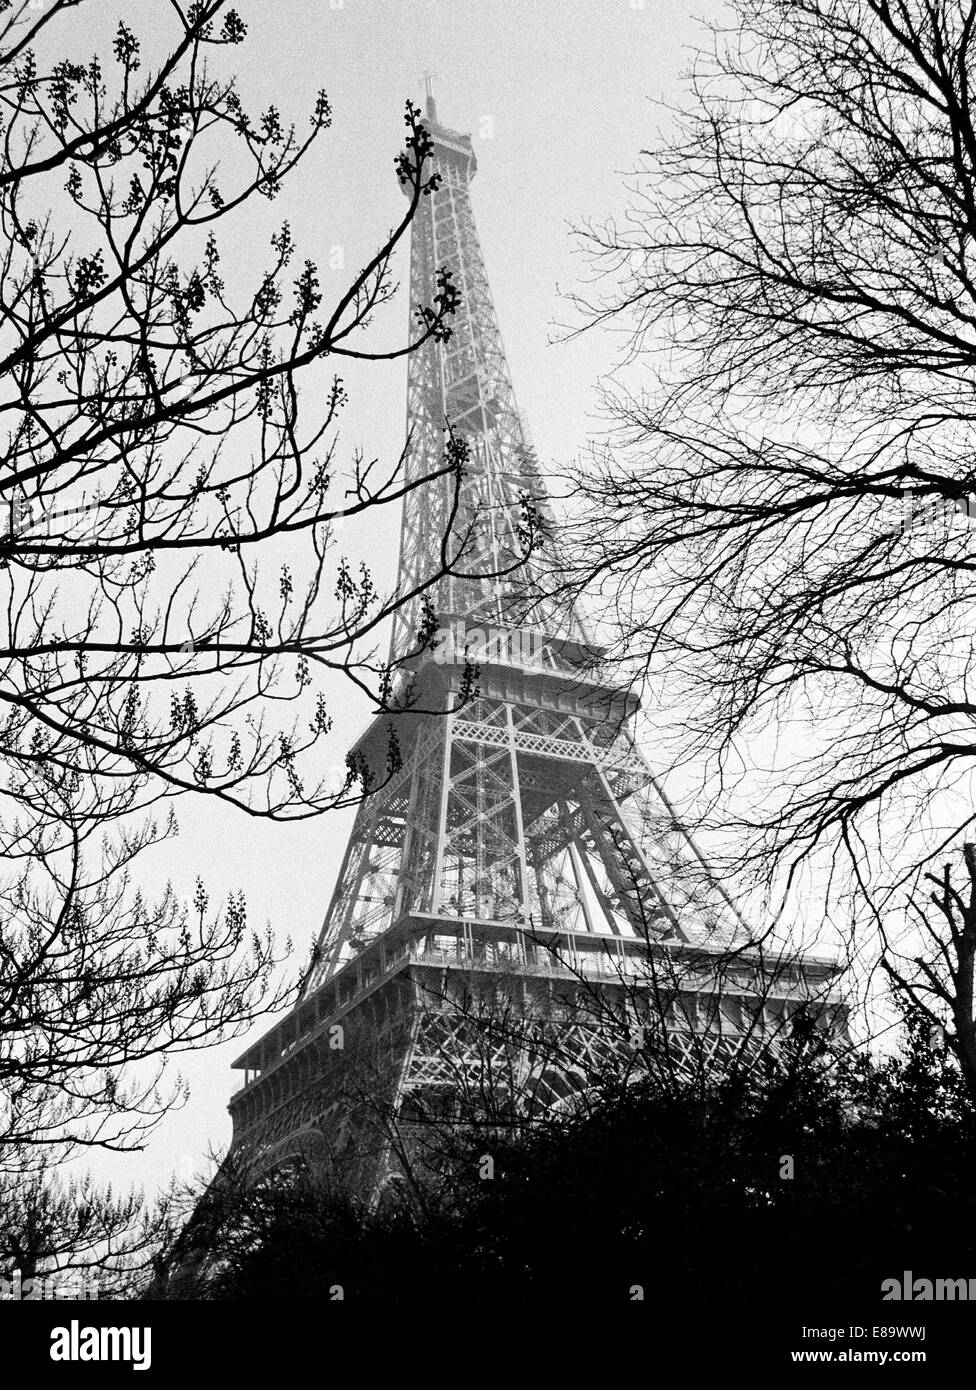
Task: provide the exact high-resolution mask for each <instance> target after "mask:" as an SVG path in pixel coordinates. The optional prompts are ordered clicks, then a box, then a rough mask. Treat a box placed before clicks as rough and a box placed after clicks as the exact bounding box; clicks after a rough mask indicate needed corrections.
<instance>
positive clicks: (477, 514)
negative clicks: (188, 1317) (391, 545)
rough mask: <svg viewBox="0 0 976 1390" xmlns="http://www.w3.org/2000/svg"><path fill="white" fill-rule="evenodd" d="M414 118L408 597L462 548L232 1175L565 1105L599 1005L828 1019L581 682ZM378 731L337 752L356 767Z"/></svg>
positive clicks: (468, 279) (412, 658)
mask: <svg viewBox="0 0 976 1390" xmlns="http://www.w3.org/2000/svg"><path fill="white" fill-rule="evenodd" d="M427 115H428V129H429V133H430V137H431V139H432V142H433V159H434V160H435V163H436V168H437V172H438V173H439V174H440V176H441V177H440V182H439V186H438V187H437V189H436V191H434V192H433V193H432V194H431V195H430V196H428V197H427V198H425V199H424V200H423V203H422V205H421V208H420V210H419V211H418V214H417V216H416V219H415V221H414V224H413V230H412V243H411V269H410V276H411V284H410V290H411V303H412V304H413V305H414V306H416V305H418V304H425V303H429V302H431V299H432V297H433V295H434V293H435V290H436V284H437V276H438V273H439V272H440V271H441V270H443V269H445V268H446V269H448V270H450V272H451V275H452V278H453V281H454V283H455V285H456V286H457V288H458V289H459V291H460V296H461V299H460V307H459V310H458V312H457V314H456V316H455V319H454V320H453V323H452V332H451V335H450V337H449V338H448V339H447V340H446V341H441V342H436V343H435V342H432V343H429V344H428V345H427V346H425V347H424V348H422V349H421V350H419V351H417V352H415V353H413V354H412V355H411V356H410V358H409V368H408V385H407V467H408V470H409V473H408V476H412V477H414V478H417V477H422V476H425V475H428V474H430V473H431V472H433V471H435V470H436V469H437V468H438V467H439V465H440V461H441V459H442V458H443V456H444V450H445V439H446V437H447V435H448V432H449V433H450V435H451V436H453V438H454V440H455V441H463V453H464V456H465V457H464V467H463V478H462V480H461V482H460V484H459V483H458V481H457V478H456V477H455V476H452V475H451V474H449V473H445V474H444V476H442V477H441V478H439V479H438V480H436V481H434V482H431V483H429V484H426V485H424V486H423V487H419V488H417V489H415V490H413V491H411V492H409V493H408V495H407V497H406V500H405V503H404V515H403V522H402V532H401V545H400V559H399V572H400V582H401V584H402V586H403V589H404V592H412V591H415V590H417V589H418V588H422V587H423V586H424V584H425V582H426V581H427V580H428V577H429V576H431V575H432V574H434V573H436V567H437V566H439V565H440V562H441V555H442V542H443V539H444V536H445V534H446V532H447V531H450V532H451V534H452V535H453V536H459V537H461V538H462V541H461V546H462V548H461V553H460V557H459V559H458V561H457V563H454V564H452V565H451V567H450V572H449V573H448V574H447V575H446V576H444V577H442V578H440V579H438V580H437V582H436V583H435V584H433V585H431V586H430V587H429V588H428V590H427V604H426V608H423V609H422V605H421V603H420V601H419V600H415V601H413V602H412V603H410V604H407V605H405V606H404V607H403V608H402V609H401V610H400V611H399V612H398V613H397V615H396V618H395V622H394V629H393V635H392V641H391V659H392V662H393V663H396V664H398V665H401V666H402V665H403V664H404V663H406V665H407V666H408V667H409V666H411V665H412V666H413V667H414V670H413V676H412V681H413V688H414V695H415V697H416V699H415V703H416V704H417V705H418V706H419V707H422V708H423V709H424V710H426V711H428V712H427V713H413V714H408V715H404V716H402V717H401V718H400V719H399V720H398V723H397V741H398V744H399V747H400V750H401V755H402V756H401V760H400V763H399V766H398V768H397V770H396V771H395V773H394V774H393V775H392V776H390V777H388V779H387V780H386V781H385V784H384V785H382V786H381V788H380V789H379V790H377V791H376V792H374V793H373V794H371V795H370V796H368V797H367V798H366V799H365V800H364V801H363V803H362V805H361V806H360V807H359V810H358V813H357V816H356V821H355V824H354V826H353V830H352V834H351V836H350V839H349V843H348V846H347V848H346V852H345V857H344V860H343V863H342V867H341V870H340V873H339V878H338V882H337V884H336V887H335V892H334V895H333V897H332V901H331V903H330V905H329V909H328V912H327V914H326V918H325V923H324V926H323V928H322V932H321V936H320V938H319V942H318V945H317V947H316V950H315V955H314V964H313V968H312V970H311V971H310V973H309V976H308V978H307V981H306V984H305V987H304V990H303V992H302V995H301V998H300V1000H299V1002H298V1004H297V1005H296V1006H295V1008H294V1009H293V1011H292V1012H291V1013H290V1014H289V1015H288V1016H287V1017H286V1018H285V1019H284V1020H282V1021H281V1022H280V1023H278V1024H277V1025H276V1026H275V1027H274V1028H272V1029H271V1031H270V1032H269V1033H267V1034H266V1035H265V1036H264V1037H263V1038H262V1039H261V1040H260V1041H259V1042H257V1043H255V1044H254V1045H253V1046H251V1047H250V1048H248V1050H247V1051H246V1052H245V1053H244V1055H243V1056H242V1057H241V1058H240V1059H239V1060H238V1061H237V1062H236V1063H235V1066H237V1067H239V1068H241V1069H243V1070H244V1072H245V1084H244V1086H243V1088H242V1089H241V1090H240V1091H238V1092H237V1094H236V1095H235V1096H234V1097H233V1099H232V1102H231V1107H230V1109H231V1114H232V1117H233V1121H234V1139H233V1145H232V1153H235V1154H236V1155H238V1157H239V1158H241V1159H243V1160H244V1162H245V1163H248V1164H251V1165H254V1166H255V1167H257V1168H262V1167H267V1166H269V1165H274V1164H276V1163H280V1162H283V1161H285V1160H287V1159H288V1158H289V1157H290V1156H292V1155H295V1154H297V1153H299V1152H304V1153H307V1154H311V1155H313V1156H318V1157H320V1158H321V1157H324V1158H326V1159H328V1160H331V1162H332V1164H333V1165H334V1166H341V1165H342V1164H346V1165H347V1167H349V1169H350V1171H352V1170H353V1169H354V1168H356V1163H359V1161H360V1159H362V1155H363V1154H364V1153H365V1154H367V1159H368V1177H367V1179H366V1180H367V1181H369V1182H373V1183H375V1182H376V1181H377V1179H378V1176H379V1175H380V1174H381V1172H382V1171H383V1170H384V1165H385V1168H386V1169H389V1167H390V1165H391V1163H392V1161H393V1160H392V1159H391V1144H390V1128H389V1118H390V1116H393V1117H394V1118H395V1117H396V1116H397V1115H408V1114H416V1113H419V1112H420V1111H422V1110H423V1108H424V1106H425V1105H426V1106H427V1107H430V1106H434V1107H435V1108H436V1105H437V1104H438V1103H439V1104H440V1105H441V1107H442V1109H443V1107H444V1106H447V1108H448V1109H450V1106H451V1105H452V1104H454V1103H455V1102H456V1099H457V1096H458V1093H459V1092H464V1091H465V1089H471V1090H477V1091H478V1092H479V1094H480V1096H481V1098H482V1100H483V1099H484V1096H485V1094H486V1092H487V1093H490V1095H491V1096H492V1097H494V1098H495V1099H496V1100H497V1099H498V1097H499V1095H502V1096H503V1097H504V1098H505V1102H506V1103H507V1104H510V1105H513V1106H515V1108H516V1109H518V1110H520V1111H521V1112H522V1113H523V1114H524V1113H528V1112H531V1111H533V1110H535V1111H545V1110H546V1109H547V1108H549V1107H552V1106H553V1105H557V1104H562V1103H566V1100H567V1097H572V1095H573V1094H574V1093H577V1092H578V1091H579V1089H580V1088H582V1087H585V1086H586V1084H587V1081H588V1079H589V1078H591V1077H592V1076H593V1075H594V1074H595V1072H596V1070H597V1069H598V1068H599V1066H600V1065H601V1062H602V1061H605V1054H606V1049H607V1047H608V1045H609V1044H608V1043H607V1030H606V1028H604V1027H602V1026H601V1025H600V1020H599V1017H598V1015H599V1013H600V1010H601V1009H603V1008H605V1009H607V1010H609V1011H610V1012H611V1013H613V1015H614V1017H616V1018H618V1019H619V1018H621V1017H623V1016H624V1015H626V1013H627V1011H628V1010H630V1011H631V1012H634V1010H635V1007H636V1012H637V1013H638V1014H640V1013H641V1009H642V1005H641V1003H640V1001H644V1004H645V1005H646V1009H645V1013H646V1016H647V1017H648V1018H653V1019H656V1020H657V1022H658V1024H659V1026H660V1030H662V1037H663V1038H664V1039H665V1040H666V1041H667V1043H668V1045H669V1046H670V1047H671V1048H672V1049H677V1050H678V1052H679V1053H684V1052H687V1051H688V1050H689V1048H691V1047H692V1046H693V1045H697V1046H699V1047H700V1048H701V1047H703V1048H704V1051H705V1054H706V1055H708V1056H713V1055H714V1056H719V1055H722V1054H723V1052H725V1053H727V1052H728V1050H729V1049H734V1048H736V1047H737V1046H740V1045H741V1040H742V1038H743V1037H744V1036H745V1035H746V1034H747V1033H749V1032H750V1031H751V1030H753V1029H754V1028H756V1027H758V1028H759V1029H760V1030H763V1029H769V1028H772V1027H776V1026H782V1024H783V1023H784V1020H788V1019H789V1017H790V1015H791V1014H792V1013H794V1012H795V1011H796V1010H798V1009H803V1008H807V1007H809V1003H810V1001H811V1000H817V1001H818V1006H819V1007H821V1008H823V1007H826V1006H830V1007H832V1008H833V1009H834V1011H835V1013H838V1012H839V1013H841V1014H842V1012H843V1010H842V1005H841V1004H840V1002H839V997H838V995H837V993H836V981H835V969H834V967H833V965H832V964H831V963H830V962H829V961H826V960H823V959H820V958H816V957H812V956H809V955H807V956H804V957H802V958H801V959H799V960H796V959H794V960H793V962H792V963H790V964H783V963H781V964H779V965H777V966H776V967H775V968H774V969H772V970H770V968H769V966H768V962H763V961H762V959H761V952H760V953H758V954H757V951H756V949H755V946H754V944H753V942H752V935H751V933H750V931H749V928H748V926H747V925H746V923H745V922H744V921H743V919H742V918H741V916H740V915H739V912H738V911H737V909H736V907H735V905H734V903H733V902H732V900H731V899H730V897H729V896H728V895H727V893H726V892H725V891H724V889H723V888H722V886H721V885H720V884H719V883H718V882H717V881H716V880H715V878H714V877H713V875H712V874H711V873H710V871H709V868H708V866H707V864H706V862H705V860H704V858H703V857H702V855H701V854H700V853H699V851H698V849H697V847H696V845H695V842H694V840H693V838H692V836H691V835H690V834H689V833H688V832H687V831H686V830H685V828H684V827H683V826H682V825H681V824H680V823H679V820H678V818H677V817H676V815H675V814H674V812H673V810H672V808H671V806H670V804H669V802H668V801H667V799H666V797H665V796H664V793H663V791H662V789H661V787H660V786H659V784H658V783H657V781H656V780H655V778H654V776H653V775H652V773H651V770H650V768H649V766H648V764H647V762H646V760H645V758H644V757H643V755H642V753H641V752H640V750H639V749H638V747H637V746H636V744H635V742H634V740H633V737H632V734H631V732H630V726H631V723H632V719H633V715H634V713H635V712H636V708H637V702H636V700H635V699H634V697H633V696H632V695H630V694H628V693H626V692H623V691H620V690H616V689H614V688H612V687H611V686H610V685H609V684H608V683H606V681H605V679H604V678H601V675H600V672H599V664H598V657H599V653H598V649H597V648H596V647H595V646H594V645H593V644H592V643H591V642H590V641H589V639H588V637H587V634H586V632H585V630H584V626H583V623H582V621H581V619H580V617H579V616H578V614H577V612H576V611H575V609H574V608H573V607H572V606H570V605H563V606H559V607H557V606H556V605H555V604H554V603H553V602H552V601H551V600H550V599H549V598H547V597H546V593H545V589H546V588H549V590H550V591H551V589H552V587H553V586H552V585H551V584H550V585H548V586H546V585H544V584H543V583H542V582H541V581H542V579H543V578H544V577H545V575H546V574H550V575H551V573H552V571H553V570H555V569H556V568H557V565H558V557H557V555H556V553H555V550H554V548H553V544H552V533H553V524H552V516H551V513H550V511H549V506H548V503H547V501H546V497H545V487H544V484H543V479H542V476H541V472H540V469H539V465H538V462H537V460H536V456H535V452H534V449H533V447H532V444H531V441H530V439H529V436H528V432H527V429H526V426H525V424H524V422H523V420H522V417H521V415H520V414H519V411H518V408H517V406H516V401H515V395H514V392H513V389H512V384H511V380H510V377H509V371H508V366H507V362H506V357H505V352H504V349H503V346H502V340H501V335H500V332H499V328H498V322H497V318H496V314H495V310H494V306H493V303H492V298H491V292H490V288H489V283H488V276H487V273H486V270H485V265H484V260H483V258H482V253H481V247H480V243H479V239H478V234H477V231H476V228H475V222H474V215H473V212H472V206H471V180H472V178H473V176H474V173H475V169H476V167H477V166H476V159H475V154H474V150H473V148H472V144H471V140H470V138H469V137H468V136H466V135H461V134H458V133H457V132H455V131H453V130H449V129H447V128H446V127H444V126H442V125H441V124H439V122H438V120H437V113H436V107H435V106H434V103H433V100H432V99H431V98H430V97H428V105H427ZM533 519H534V520H533ZM540 524H541V530H542V542H541V544H537V545H535V546H534V548H533V549H532V552H531V554H530V555H529V558H528V559H526V557H525V544H526V533H527V530H531V529H532V527H533V525H535V527H536V529H537V530H538V529H539V527H540ZM431 616H433V618H434V619H435V620H436V627H437V637H436V640H435V642H434V644H433V646H432V647H429V646H428V648H427V649H426V650H425V651H424V652H423V653H422V655H421V656H420V657H419V659H418V658H417V656H416V653H417V648H418V637H417V634H418V631H419V630H420V629H421V628H422V627H423V626H424V623H425V622H426V623H427V625H428V627H429V624H430V620H431ZM388 724H389V720H388V719H384V718H380V719H377V720H376V721H375V722H374V724H373V725H372V726H371V728H370V729H369V730H368V731H367V732H366V734H364V736H363V738H362V739H361V740H360V742H359V744H358V745H357V749H356V752H357V753H358V754H359V756H360V757H361V758H363V759H365V761H366V763H367V764H368V765H370V766H373V765H376V766H379V765H381V764H382V761H383V753H382V750H383V749H384V747H385V746H386V739H387V737H388V734H387V729H388ZM581 991H585V992H586V994H587V997H588V998H589V1000H591V1001H592V1000H593V999H594V998H595V999H596V1000H597V1001H598V1007H597V1009H596V1011H595V1013H594V1011H593V1009H588V1010H581V1008H580V998H581ZM662 991H663V993H664V994H666V995H667V999H666V1003H665V1004H664V1005H663V1006H662V1007H658V1008H655V1005H656V1004H657V1005H660V1004H661V997H662ZM486 999H487V1000H489V1001H490V1008H488V1009H487V1011H486V1005H485V1000H486ZM635 1000H636V1001H638V1002H637V1004H636V1006H635V1002H634V1001H635ZM472 1001H477V1002H476V1003H472ZM488 1013H490V1015H491V1021H490V1022H489V1024H488V1026H483V1025H484V1020H485V1017H486V1016H487V1014H488ZM500 1016H501V1017H504V1018H505V1019H507V1020H509V1025H511V1022H512V1020H517V1021H518V1026H517V1027H513V1026H508V1025H506V1026H504V1027H503V1026H500V1025H499V1022H498V1020H499V1017H500ZM539 1020H543V1021H544V1022H545V1024H546V1028H545V1029H536V1030H535V1032H534V1033H533V1032H532V1029H533V1027H534V1024H535V1022H538V1021H539ZM544 1032H545V1036H546V1037H547V1038H548V1042H547V1043H546V1044H544V1045H543V1044H542V1043H540V1042H539V1039H540V1038H541V1037H542V1036H543V1033H544ZM530 1035H531V1036H533V1037H534V1038H535V1043H534V1044H533V1045H531V1046H529V1045H528V1044H527V1043H526V1038H527V1037H528V1036H530ZM514 1036H517V1037H518V1040H519V1041H518V1045H517V1046H515V1047H514V1048H513V1047H512V1046H511V1039H512V1038H513V1037H514ZM381 1111H382V1112H383V1113H384V1114H385V1116H386V1123H384V1124H379V1125H374V1126H372V1128H371V1129H370V1124H369V1120H370V1113H372V1114H373V1115H374V1117H375V1116H376V1115H377V1114H379V1113H380V1112H381ZM368 1129H369V1130H370V1132H371V1133H372V1134H373V1135H374V1140H373V1141H368V1142H367V1141H366V1140H365V1138H364V1135H365V1133H366V1131H367V1130H368ZM357 1146H358V1147H357ZM354 1151H355V1153H357V1154H358V1155H359V1159H357V1160H356V1163H354V1162H353V1160H352V1159H351V1157H350V1155H351V1154H352V1153H353V1152H354ZM363 1161H367V1160H363ZM377 1165H378V1166H377ZM356 1171H357V1174H358V1176H357V1179H356V1181H357V1182H361V1181H363V1180H364V1179H363V1177H362V1170H361V1164H360V1167H359V1168H356Z"/></svg>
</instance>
